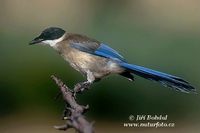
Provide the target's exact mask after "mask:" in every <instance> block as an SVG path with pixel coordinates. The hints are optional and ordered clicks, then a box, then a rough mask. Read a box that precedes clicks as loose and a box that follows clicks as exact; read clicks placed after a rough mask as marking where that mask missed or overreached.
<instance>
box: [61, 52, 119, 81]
mask: <svg viewBox="0 0 200 133" xmlns="http://www.w3.org/2000/svg"><path fill="white" fill-rule="evenodd" d="M64 58H65V60H67V61H68V62H69V63H70V65H71V66H72V67H73V68H74V69H76V70H77V71H79V72H81V73H82V74H83V75H87V71H90V72H92V73H93V75H94V76H95V78H102V77H104V76H106V75H108V74H110V73H120V72H122V71H123V70H122V68H121V67H119V66H118V65H117V64H116V63H114V62H112V61H110V60H109V59H107V58H103V57H98V56H95V55H91V54H88V53H85V52H81V51H78V50H72V51H71V52H69V53H68V54H67V55H65V56H64Z"/></svg>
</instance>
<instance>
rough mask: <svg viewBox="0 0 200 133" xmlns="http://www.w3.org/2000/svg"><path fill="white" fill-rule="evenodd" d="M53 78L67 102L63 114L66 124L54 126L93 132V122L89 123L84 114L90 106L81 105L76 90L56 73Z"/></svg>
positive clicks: (59, 128)
mask: <svg viewBox="0 0 200 133" xmlns="http://www.w3.org/2000/svg"><path fill="white" fill-rule="evenodd" d="M51 78H52V79H53V81H54V82H55V83H56V85H57V86H58V87H59V89H60V91H61V93H62V96H63V100H64V101H65V103H66V107H65V110H64V116H63V119H64V120H66V124H64V125H61V126H54V128H56V129H58V130H67V129H69V128H74V129H76V131H78V132H79V133H93V132H94V130H93V124H92V123H89V122H88V121H87V120H86V119H85V116H84V115H83V114H84V113H85V112H86V111H87V110H88V109H89V106H88V105H86V106H82V105H79V104H78V103H77V102H76V99H75V97H74V92H73V91H72V90H70V89H69V88H68V87H67V86H66V85H65V84H64V83H63V82H62V81H61V79H59V78H57V77H56V76H54V75H52V76H51Z"/></svg>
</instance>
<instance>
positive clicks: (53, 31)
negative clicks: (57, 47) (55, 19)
mask: <svg viewBox="0 0 200 133" xmlns="http://www.w3.org/2000/svg"><path fill="white" fill-rule="evenodd" d="M64 34H65V30H63V29H61V28H58V27H50V28H47V29H45V30H44V31H42V33H41V34H40V35H39V36H38V37H36V38H35V39H33V40H32V41H31V42H30V43H29V44H36V43H40V42H42V41H45V40H55V39H58V38H60V37H62V36H63V35H64Z"/></svg>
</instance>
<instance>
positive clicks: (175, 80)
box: [120, 62, 196, 93]
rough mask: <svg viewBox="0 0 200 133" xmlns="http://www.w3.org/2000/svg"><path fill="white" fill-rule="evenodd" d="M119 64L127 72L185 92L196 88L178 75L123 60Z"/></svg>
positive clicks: (194, 90) (193, 90)
mask: <svg viewBox="0 0 200 133" xmlns="http://www.w3.org/2000/svg"><path fill="white" fill-rule="evenodd" d="M120 66H122V67H123V68H125V69H126V70H128V71H129V72H131V73H133V74H136V75H138V76H141V77H143V78H145V79H149V80H153V81H157V82H160V83H161V84H162V85H163V86H166V87H170V88H173V89H175V90H178V91H182V92H186V93H189V92H196V89H195V88H194V87H193V86H191V85H190V84H189V83H188V82H187V81H185V80H183V79H181V78H179V77H176V76H173V75H170V74H166V73H162V72H159V71H155V70H152V69H149V68H145V67H142V66H137V65H133V64H128V63H125V62H121V63H120Z"/></svg>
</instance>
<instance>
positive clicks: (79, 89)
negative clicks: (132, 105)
mask: <svg viewBox="0 0 200 133" xmlns="http://www.w3.org/2000/svg"><path fill="white" fill-rule="evenodd" d="M90 85H91V83H90V82H88V81H86V82H81V83H77V84H76V85H75V86H74V95H76V93H81V92H83V91H84V90H88V89H89V87H90Z"/></svg>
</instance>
